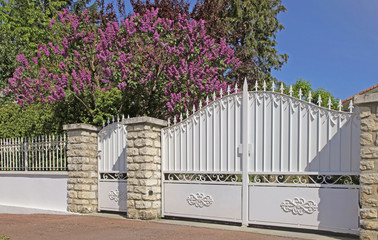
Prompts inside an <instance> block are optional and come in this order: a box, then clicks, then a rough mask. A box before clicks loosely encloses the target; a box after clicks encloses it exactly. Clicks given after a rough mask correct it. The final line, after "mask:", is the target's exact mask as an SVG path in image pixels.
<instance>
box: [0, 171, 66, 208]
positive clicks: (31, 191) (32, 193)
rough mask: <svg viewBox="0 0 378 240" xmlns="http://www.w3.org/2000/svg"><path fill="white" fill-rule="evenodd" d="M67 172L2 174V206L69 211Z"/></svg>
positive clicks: (0, 183)
mask: <svg viewBox="0 0 378 240" xmlns="http://www.w3.org/2000/svg"><path fill="white" fill-rule="evenodd" d="M67 181H68V173H67V172H0V205H7V206H15V207H26V208H37V209H45V210H54V211H64V212H66V211H67Z"/></svg>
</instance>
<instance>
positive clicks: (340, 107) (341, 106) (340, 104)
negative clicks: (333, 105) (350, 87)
mask: <svg viewBox="0 0 378 240" xmlns="http://www.w3.org/2000/svg"><path fill="white" fill-rule="evenodd" d="M338 107H339V112H341V109H342V108H343V104H342V103H341V99H340V100H339V105H338Z"/></svg>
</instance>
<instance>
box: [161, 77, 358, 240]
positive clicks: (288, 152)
mask: <svg viewBox="0 0 378 240" xmlns="http://www.w3.org/2000/svg"><path fill="white" fill-rule="evenodd" d="M265 88H266V85H265ZM255 90H256V91H248V86H247V84H246V82H245V83H244V86H243V91H242V92H239V91H235V93H233V94H231V93H230V91H227V96H223V97H222V96H221V97H220V98H219V99H217V100H216V96H215V94H214V97H213V101H212V102H209V101H206V106H202V104H200V105H199V106H198V107H197V106H196V107H197V109H198V111H195V109H196V107H193V109H194V111H193V114H191V115H190V116H186V117H187V118H186V119H182V117H181V118H180V119H182V121H181V122H179V123H177V119H174V121H173V123H174V125H172V126H170V122H168V127H167V128H164V129H162V131H161V136H162V183H163V184H162V188H163V191H162V194H163V196H162V201H163V204H162V208H163V209H162V215H163V216H164V215H170V216H184V217H193V218H205V219H216V220H227V219H235V221H240V222H241V223H242V224H243V225H248V224H251V223H254V224H257V223H258V224H263V225H275V226H289V227H300V228H309V229H323V230H329V231H335V232H351V233H355V232H356V229H358V221H359V220H358V208H359V206H358V194H359V182H358V177H359V173H360V170H359V162H360V156H359V153H360V145H359V141H360V139H359V135H360V119H359V117H358V114H355V113H352V112H351V113H346V112H342V111H341V110H339V111H334V110H330V109H326V108H323V107H320V106H317V105H315V104H312V103H308V102H306V101H304V100H303V98H302V97H303V95H302V94H301V93H300V95H299V98H295V97H293V96H292V91H291V95H290V96H288V95H285V94H283V88H281V92H275V91H274V88H272V91H266V89H264V91H257V85H256V86H255ZM320 100H321V99H320ZM323 101H324V99H323ZM319 102H321V101H319ZM329 108H330V105H329ZM351 109H352V107H351ZM187 115H188V113H187ZM172 176H174V177H173V178H172ZM230 176H235V177H236V180H234V181H230V180H227V179H228V178H230ZM230 182H233V184H235V186H233V187H236V186H238V187H239V188H240V187H241V189H240V195H239V196H236V194H237V193H236V192H232V190H231V189H233V187H229V186H228V185H229V183H230ZM183 183H185V184H183ZM214 183H216V184H218V185H217V189H218V188H219V189H221V190H219V191H221V192H223V196H224V198H225V201H228V200H227V199H228V198H229V196H231V195H232V196H233V198H235V199H236V200H235V201H234V202H233V203H229V206H228V208H232V209H237V211H238V210H239V209H240V211H241V218H240V219H239V218H238V217H239V215H238V217H237V218H236V217H235V216H234V215H233V214H232V213H226V212H223V213H220V212H218V211H219V210H218V209H215V207H214V206H215V205H211V206H209V207H206V208H196V209H190V207H189V206H188V205H187V204H186V203H185V201H184V198H183V197H182V196H186V195H188V194H189V192H191V194H197V193H199V194H202V193H203V194H204V196H206V192H212V191H213V190H212V188H213V187H212V188H210V187H207V186H208V185H212V184H214ZM172 184H175V185H172ZM176 184H177V185H176ZM180 184H181V185H180ZM173 186H174V187H173ZM297 191H298V196H296V195H295V196H294V195H291V193H293V192H297ZM254 192H256V194H253V193H254ZM212 194H216V193H212ZM301 194H302V195H303V196H304V197H301ZM200 196H201V197H202V195H200ZM281 198H285V200H288V201H290V199H291V201H294V199H295V198H297V199H299V200H301V199H302V198H304V200H307V198H312V199H317V201H318V202H317V203H316V204H319V212H317V213H314V214H313V215H311V216H307V215H300V216H291V215H289V214H283V213H282V209H280V208H279V207H277V206H278V205H280V204H281V203H282V201H285V200H282V199H281ZM176 199H181V200H180V204H179V203H178V202H176ZM239 199H241V203H240V201H239ZM280 199H281V200H280ZM265 200H266V201H265ZM272 201H273V202H272ZM277 201H278V202H279V201H280V202H279V203H278V202H277ZM313 201H315V200H313ZM214 202H215V200H214ZM277 204H278V205H277ZM340 207H343V208H347V209H348V210H346V211H341V210H340ZM211 208H214V210H211ZM212 211H214V213H216V214H212V213H211V212H212ZM264 211H265V213H266V215H267V216H264ZM345 214H346V215H345ZM270 215H271V216H272V217H270V218H269V216H270ZM338 215H340V216H342V218H347V219H348V220H346V219H343V220H340V219H342V218H337V216H338ZM273 216H276V218H275V217H273ZM267 217H268V218H267ZM285 218H287V223H285ZM318 218H319V219H318ZM278 219H279V220H278ZM306 219H307V220H306Z"/></svg>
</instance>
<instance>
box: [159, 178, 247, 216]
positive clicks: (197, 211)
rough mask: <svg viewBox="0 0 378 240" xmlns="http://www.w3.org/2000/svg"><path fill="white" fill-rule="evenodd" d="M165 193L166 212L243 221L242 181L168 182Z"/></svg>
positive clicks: (168, 213) (177, 214)
mask: <svg viewBox="0 0 378 240" xmlns="http://www.w3.org/2000/svg"><path fill="white" fill-rule="evenodd" d="M225 193H227V194H225ZM164 194H165V196H168V197H167V198H166V199H165V201H164V209H165V214H167V215H174V216H181V217H192V218H204V219H209V218H210V219H215V220H223V221H231V222H240V221H241V185H220V184H185V183H176V184H175V183H167V184H166V185H165V189H164Z"/></svg>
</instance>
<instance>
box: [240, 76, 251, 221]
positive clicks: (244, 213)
mask: <svg viewBox="0 0 378 240" xmlns="http://www.w3.org/2000/svg"><path fill="white" fill-rule="evenodd" d="M241 133H242V170H243V171H242V182H243V189H242V195H243V198H242V202H243V205H242V225H243V226H248V182H249V179H248V84H247V79H245V80H244V85H243V99H242V126H241Z"/></svg>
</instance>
